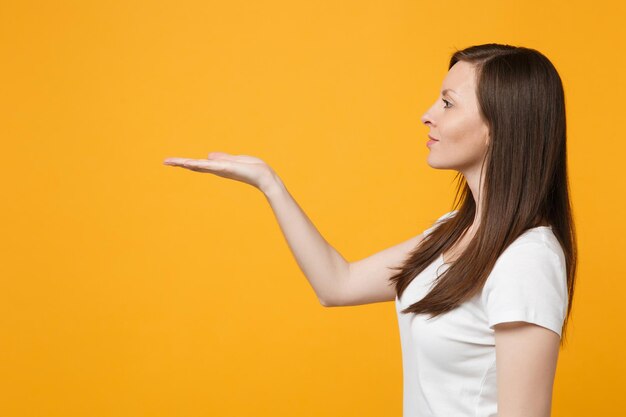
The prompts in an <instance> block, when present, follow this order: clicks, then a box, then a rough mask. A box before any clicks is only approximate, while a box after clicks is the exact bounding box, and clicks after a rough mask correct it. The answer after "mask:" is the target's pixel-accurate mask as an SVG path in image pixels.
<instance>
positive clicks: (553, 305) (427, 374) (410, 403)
mask: <svg viewBox="0 0 626 417" xmlns="http://www.w3.org/2000/svg"><path fill="white" fill-rule="evenodd" d="M456 212H457V210H454V211H451V212H448V213H446V214H444V215H443V216H441V217H440V218H439V219H437V222H435V224H434V225H433V226H431V227H430V228H429V229H427V230H426V231H424V234H428V233H429V232H430V231H432V230H433V229H434V228H435V227H437V226H438V222H439V221H440V220H443V219H444V218H447V217H448V216H451V215H454V214H456ZM448 266H449V265H448V264H444V263H443V260H442V256H439V258H438V259H437V260H435V261H434V262H433V263H432V264H430V265H429V266H428V267H427V268H426V269H424V270H423V271H422V272H421V273H420V274H419V275H418V276H417V277H416V278H415V279H414V280H413V281H411V283H410V285H409V286H408V287H407V288H406V289H405V291H404V293H403V294H402V297H401V299H398V297H397V296H396V301H395V303H396V312H397V315H398V324H399V327H400V341H401V344H402V365H403V373H404V396H403V398H404V402H403V415H404V417H495V416H497V415H498V414H497V412H498V404H497V384H496V348H495V337H494V336H495V331H494V330H493V326H494V325H495V324H497V323H502V322H509V321H526V322H530V323H535V324H537V325H539V326H542V327H545V328H548V329H550V330H552V331H554V332H555V333H557V334H558V335H559V337H560V336H561V328H562V325H563V322H564V320H565V315H566V313H567V303H568V298H567V295H568V293H567V275H566V269H565V257H564V254H563V250H562V248H561V246H560V244H559V242H558V240H557V239H556V236H555V235H554V234H553V232H552V229H551V227H549V226H539V227H535V228H532V229H529V230H527V231H525V232H524V233H523V234H522V235H521V236H519V237H518V238H517V239H516V240H515V241H514V242H513V243H512V244H511V245H510V246H509V247H507V248H506V249H505V251H504V252H503V253H502V254H501V255H500V257H499V258H498V260H497V261H496V264H495V266H494V268H493V270H492V272H491V273H490V275H489V277H488V279H487V281H486V283H485V286H484V287H483V289H482V291H481V292H479V293H477V294H476V295H475V296H474V297H473V298H471V299H469V300H467V301H466V302H464V303H462V304H461V305H460V306H459V307H458V308H456V309H454V310H452V311H449V312H447V313H444V314H443V315H440V316H438V317H435V318H433V319H430V320H428V317H429V315H428V314H419V315H416V314H413V313H409V314H403V313H402V312H401V310H402V309H404V308H406V307H408V306H410V305H411V304H413V303H415V302H417V301H419V300H420V299H422V298H423V297H424V296H425V295H426V294H427V293H428V291H429V290H430V285H431V284H432V281H433V279H434V278H435V274H436V272H437V270H439V274H441V273H442V272H443V271H444V270H445V269H446V268H447V267H448Z"/></svg>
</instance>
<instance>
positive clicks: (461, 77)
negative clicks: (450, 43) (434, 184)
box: [421, 61, 489, 177]
mask: <svg viewBox="0 0 626 417" xmlns="http://www.w3.org/2000/svg"><path fill="white" fill-rule="evenodd" d="M475 75H476V74H475V70H474V66H473V65H472V64H470V63H467V62H464V61H459V62H457V63H456V64H454V65H453V66H452V68H450V70H449V71H448V74H447V75H446V78H445V79H444V80H443V85H442V88H441V90H442V93H441V95H440V96H438V97H437V100H436V102H435V103H434V104H433V105H432V106H431V107H430V108H429V109H428V111H427V112H426V113H424V115H423V116H422V119H421V120H422V123H424V124H425V125H426V126H429V128H430V131H429V135H430V136H431V137H432V138H434V139H437V142H434V143H432V144H430V145H428V147H429V148H430V152H429V153H428V164H429V165H430V166H431V167H433V168H437V169H454V170H457V171H459V172H461V173H463V174H465V176H466V177H467V176H468V175H472V176H473V175H474V174H478V173H480V167H481V165H482V161H483V159H484V157H485V154H486V151H487V142H488V139H489V129H488V128H487V125H486V124H485V123H484V122H483V120H482V119H481V118H480V115H479V112H478V99H477V97H476V84H475Z"/></svg>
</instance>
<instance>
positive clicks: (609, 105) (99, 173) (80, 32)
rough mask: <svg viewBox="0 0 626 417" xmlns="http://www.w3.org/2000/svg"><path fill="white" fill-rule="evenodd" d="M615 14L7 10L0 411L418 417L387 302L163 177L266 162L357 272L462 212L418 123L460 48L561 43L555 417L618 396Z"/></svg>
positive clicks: (442, 9) (1, 128) (233, 186)
mask: <svg viewBox="0 0 626 417" xmlns="http://www.w3.org/2000/svg"><path fill="white" fill-rule="evenodd" d="M625 18H626V10H625V6H624V3H623V2H619V1H613V2H610V1H607V2H602V4H601V7H600V6H599V5H598V4H597V3H585V2H566V1H558V2H549V3H546V2H545V1H540V0H532V1H526V2H523V3H519V2H503V1H479V2H466V1H448V2H415V1H407V0H403V1H396V2H384V1H379V2H363V1H344V2H336V1H307V2H298V1H295V2H294V1H266V2H258V1H247V2H246V1H240V0H239V1H228V2H221V1H220V2H218V1H210V2H206V1H188V0H179V1H176V2H174V1H172V2H165V1H133V2H129V1H116V0H112V1H106V2H87V1H67V0H56V1H40V2H32V1H19V2H17V1H12V2H9V1H3V2H2V5H1V12H0V33H1V35H0V36H1V38H0V40H1V44H0V47H1V53H2V65H0V72H1V75H2V76H1V80H0V86H1V87H0V97H1V98H2V99H1V100H0V106H2V109H1V111H0V137H1V138H2V148H3V149H2V151H3V158H2V159H3V160H2V163H1V164H0V170H1V172H0V178H1V181H2V193H3V199H2V205H1V209H0V210H2V212H1V215H2V217H1V218H2V220H3V225H2V230H3V233H2V236H3V239H2V240H1V243H0V244H1V245H2V246H1V247H0V249H1V250H0V253H1V255H0V256H1V257H2V259H1V261H2V267H3V268H2V269H3V271H2V279H1V281H0V283H1V287H0V375H2V377H1V378H0V415H2V416H4V417H17V416H19V417H22V416H47V417H54V416H62V417H78V416H80V417H83V416H90V417H99V416H116V417H121V416H133V417H134V416H176V417H187V416H208V415H214V416H233V417H234V416H356V415H359V416H400V415H401V412H402V369H401V352H400V340H399V335H398V329H397V322H396V317H395V309H394V304H393V303H377V304H372V305H365V306H358V307H347V308H328V309H325V308H323V307H322V306H321V305H320V304H319V302H318V300H317V298H316V297H315V294H314V292H313V291H312V289H311V287H310V286H309V284H308V283H307V281H306V279H305V277H304V275H302V273H301V272H300V270H299V268H298V266H297V264H296V262H295V260H294V259H293V258H292V255H291V253H290V252H289V249H288V247H287V245H286V242H285V241H284V239H283V236H282V234H281V232H280V229H279V227H278V224H277V223H276V220H275V218H274V217H273V214H272V212H271V209H270V206H269V204H267V201H266V200H265V198H264V197H263V195H262V194H261V193H260V192H259V191H258V190H256V189H254V188H252V187H250V186H248V185H246V184H243V183H239V182H234V181H231V180H227V179H224V178H221V177H218V176H213V175H211V174H201V173H197V172H192V171H188V170H184V169H179V168H172V167H167V166H164V165H163V164H162V161H163V159H165V158H166V157H189V158H206V155H207V154H208V153H209V152H212V151H222V152H228V153H234V154H239V153H242V154H249V155H255V156H258V157H260V158H263V159H264V160H266V161H267V162H268V163H270V164H271V165H272V167H273V168H274V169H275V170H276V171H277V172H278V173H279V174H280V176H281V178H282V179H283V181H284V182H285V183H286V185H287V187H288V188H289V190H290V191H291V193H292V194H293V195H294V197H295V198H296V199H297V201H298V203H299V204H300V205H301V206H302V207H303V209H304V210H305V211H306V213H307V214H308V215H309V216H310V218H311V220H312V221H313V222H314V223H315V225H316V226H317V227H318V229H319V230H320V232H321V233H322V234H323V236H324V237H325V238H326V239H327V240H328V241H329V242H330V243H331V244H332V245H333V246H334V247H335V248H336V249H337V250H339V251H340V252H341V253H342V254H343V255H344V257H346V258H347V259H349V260H357V259H359V258H362V257H365V256H368V255H370V254H372V253H374V252H376V251H378V250H381V249H383V248H386V247H388V246H390V245H392V244H395V243H398V242H400V241H403V240H405V239H408V238H409V237H411V236H414V235H416V234H418V233H420V232H421V231H422V230H423V229H425V228H426V227H428V226H429V225H430V224H431V222H432V221H434V219H436V218H437V217H439V216H440V215H441V214H442V213H444V212H445V211H447V210H449V208H450V207H451V203H452V200H453V197H454V187H453V183H452V180H453V177H454V172H452V171H437V170H434V169H432V168H430V167H429V166H428V165H427V163H426V156H427V152H428V149H427V147H426V146H425V143H426V134H427V128H426V127H425V126H423V125H422V124H421V123H420V116H421V115H422V114H423V112H424V111H425V110H426V109H427V108H428V107H429V106H430V105H431V104H432V103H433V101H434V100H436V98H437V95H438V91H439V89H440V87H441V82H442V80H443V78H444V77H445V73H446V71H447V62H448V59H449V57H450V55H451V54H452V53H453V52H454V50H455V48H459V49H461V48H464V47H466V46H470V45H473V44H479V43H487V42H498V43H509V44H513V45H522V46H528V47H532V48H535V49H538V50H540V51H541V52H543V53H544V54H546V55H547V56H548V57H549V58H550V59H551V60H552V61H553V63H554V64H555V66H556V67H557V69H558V70H559V72H560V74H561V76H562V78H563V81H564V84H565V89H566V100H567V106H568V107H567V111H568V114H567V117H568V132H569V138H568V140H569V148H568V156H569V163H570V176H571V189H572V195H573V199H574V200H573V204H574V214H575V216H576V220H577V226H578V232H579V249H580V265H579V277H578V285H577V288H576V291H577V295H576V298H575V306H574V316H573V319H572V322H571V324H570V326H571V327H570V329H569V331H570V333H569V335H568V341H569V343H568V345H567V346H566V348H565V349H564V350H563V351H562V352H561V356H560V360H559V367H558V373H557V379H556V382H555V388H554V400H553V404H554V407H553V410H554V411H553V416H554V417H573V416H617V415H619V413H620V412H621V409H620V408H618V407H617V404H618V401H617V399H618V398H621V394H622V389H623V386H624V384H625V383H626V381H625V378H624V374H625V371H626V369H625V368H626V365H625V364H624V361H623V360H622V359H621V358H622V352H623V346H624V337H623V335H622V334H621V332H620V330H619V329H621V328H622V327H623V325H622V318H623V317H624V315H625V314H626V307H625V306H626V303H624V301H623V300H624V293H625V290H626V284H625V283H624V277H625V276H626V274H625V273H626V267H625V266H624V263H623V262H621V260H622V259H623V252H624V249H626V248H625V247H624V246H625V245H624V238H623V236H624V235H626V227H625V225H626V221H625V220H624V218H623V217H624V216H623V215H622V213H623V212H624V196H623V190H624V187H623V174H622V169H621V168H622V167H623V164H624V162H623V158H624V151H625V150H626V139H624V134H623V130H624V129H623V127H622V124H623V121H624V117H623V113H624V100H625V98H626V94H625V93H626V92H625V91H624V85H625V83H624V82H623V77H624V76H623V74H624V71H625V70H626V62H625V58H624V53H623V52H624V51H623V47H624V39H625V35H626V32H625V29H624V24H623V22H624V19H625Z"/></svg>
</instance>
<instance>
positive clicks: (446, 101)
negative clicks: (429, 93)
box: [442, 98, 450, 109]
mask: <svg viewBox="0 0 626 417" xmlns="http://www.w3.org/2000/svg"><path fill="white" fill-rule="evenodd" d="M442 100H443V102H444V103H446V104H450V102H449V101H448V100H446V99H445V98H442ZM443 108H444V109H448V108H450V107H449V106H443Z"/></svg>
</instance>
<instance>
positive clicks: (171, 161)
mask: <svg viewBox="0 0 626 417" xmlns="http://www.w3.org/2000/svg"><path fill="white" fill-rule="evenodd" d="M191 160H192V159H191V158H166V159H165V160H164V161H163V163H164V164H165V165H175V166H181V165H182V164H184V163H185V162H187V161H191Z"/></svg>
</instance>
